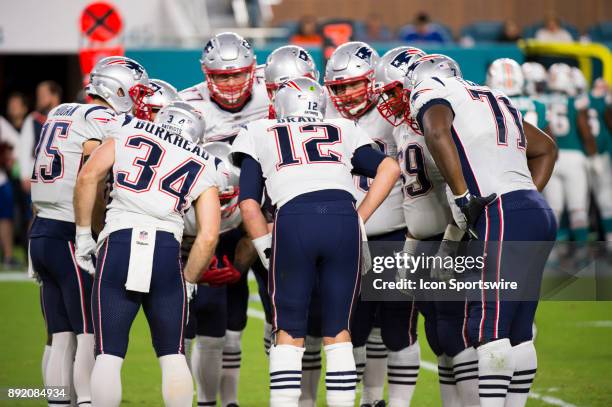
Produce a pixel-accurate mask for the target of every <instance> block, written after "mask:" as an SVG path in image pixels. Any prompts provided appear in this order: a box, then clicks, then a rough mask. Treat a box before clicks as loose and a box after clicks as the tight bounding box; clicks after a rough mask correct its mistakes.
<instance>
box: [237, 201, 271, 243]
mask: <svg viewBox="0 0 612 407" xmlns="http://www.w3.org/2000/svg"><path fill="white" fill-rule="evenodd" d="M240 215H241V216H242V222H243V224H244V228H245V229H246V232H247V234H248V235H249V237H250V238H251V239H257V238H258V237H261V236H264V235H266V234H268V222H267V221H266V217H265V216H264V214H263V212H262V211H261V205H260V204H259V202H257V201H256V200H254V199H245V200H244V201H241V202H240Z"/></svg>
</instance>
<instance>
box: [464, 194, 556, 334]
mask: <svg viewBox="0 0 612 407" xmlns="http://www.w3.org/2000/svg"><path fill="white" fill-rule="evenodd" d="M476 228H477V232H478V236H480V238H481V239H482V246H480V247H482V248H483V250H484V254H486V261H485V267H484V268H483V271H482V274H481V278H482V279H483V280H484V281H500V280H501V279H504V280H506V281H516V280H517V279H518V280H520V282H519V290H520V289H521V288H520V287H521V283H523V284H525V283H528V284H530V287H529V288H530V289H531V290H533V286H534V285H535V286H536V287H535V290H533V291H538V287H539V284H540V283H541V279H542V273H543V271H544V265H545V263H546V259H547V258H548V254H549V253H550V250H551V249H552V245H553V243H554V240H555V238H556V231H557V226H556V221H555V217H554V214H553V212H552V210H551V209H550V207H548V204H547V203H546V202H545V201H544V198H543V197H542V196H541V195H540V193H538V192H537V191H535V190H519V191H513V192H509V193H507V194H504V195H502V196H500V197H499V198H498V199H497V200H496V201H494V202H492V203H491V204H490V205H489V206H488V207H487V208H486V209H485V212H484V214H483V215H482V216H481V217H480V219H479V220H478V223H477V225H476ZM521 241H523V242H538V244H535V243H534V244H533V245H528V244H516V243H514V244H513V243H512V242H521ZM522 274H528V280H527V279H523V276H522ZM525 289H526V287H525V286H523V290H525ZM504 295H505V294H504V292H503V291H500V290H497V291H493V290H488V291H484V290H483V291H482V295H481V299H480V301H474V300H472V301H470V302H469V304H468V307H469V309H468V335H469V338H470V343H471V344H472V345H474V346H477V345H478V344H480V343H485V342H488V341H492V340H495V339H501V338H509V339H510V341H511V343H512V344H513V345H515V344H518V343H521V342H524V341H527V340H530V339H531V336H532V335H531V326H532V323H533V320H534V317H535V312H536V308H537V301H536V300H535V298H529V300H526V301H504V299H503V297H504Z"/></svg>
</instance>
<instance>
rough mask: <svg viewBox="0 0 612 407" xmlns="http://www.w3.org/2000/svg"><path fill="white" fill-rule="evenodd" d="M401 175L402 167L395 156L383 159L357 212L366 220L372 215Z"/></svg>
mask: <svg viewBox="0 0 612 407" xmlns="http://www.w3.org/2000/svg"><path fill="white" fill-rule="evenodd" d="M399 176H400V167H399V165H398V163H397V161H395V160H394V159H393V158H390V157H387V158H385V159H384V160H382V161H381V163H380V164H379V165H378V168H377V169H376V176H375V177H374V180H373V181H372V185H370V188H369V190H368V193H367V194H366V196H365V198H363V201H361V204H360V205H359V208H358V209H357V212H358V213H359V216H361V219H363V221H364V222H367V220H368V219H369V218H370V216H372V214H373V213H374V211H375V210H376V209H377V208H378V207H379V206H380V204H382V203H383V201H384V200H385V198H387V196H388V195H389V193H390V192H391V190H392V189H393V186H394V185H395V183H396V182H397V180H398V178H399Z"/></svg>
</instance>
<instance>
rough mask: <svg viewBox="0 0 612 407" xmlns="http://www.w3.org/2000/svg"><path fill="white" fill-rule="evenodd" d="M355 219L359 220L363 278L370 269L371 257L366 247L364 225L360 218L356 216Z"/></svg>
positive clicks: (366, 239) (366, 240) (366, 236)
mask: <svg viewBox="0 0 612 407" xmlns="http://www.w3.org/2000/svg"><path fill="white" fill-rule="evenodd" d="M357 217H358V218H359V230H360V231H361V275H362V276H365V275H366V274H368V271H370V269H371V268H372V255H371V254H370V248H369V247H368V235H367V233H366V228H365V223H363V219H361V216H359V215H357Z"/></svg>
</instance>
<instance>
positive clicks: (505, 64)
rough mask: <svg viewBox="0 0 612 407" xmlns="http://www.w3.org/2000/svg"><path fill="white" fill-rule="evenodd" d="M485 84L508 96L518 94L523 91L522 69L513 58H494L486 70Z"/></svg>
mask: <svg viewBox="0 0 612 407" xmlns="http://www.w3.org/2000/svg"><path fill="white" fill-rule="evenodd" d="M486 85H487V86H488V87H490V88H491V89H496V90H500V91H502V92H504V93H505V94H506V95H508V96H518V95H520V94H522V93H523V88H524V86H525V78H524V77H523V70H522V69H521V66H520V65H519V64H518V62H516V61H515V60H514V59H510V58H499V59H496V60H495V61H493V62H492V63H491V65H489V69H488V70H487V79H486Z"/></svg>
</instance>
